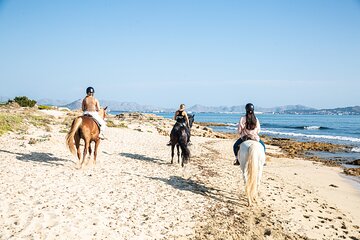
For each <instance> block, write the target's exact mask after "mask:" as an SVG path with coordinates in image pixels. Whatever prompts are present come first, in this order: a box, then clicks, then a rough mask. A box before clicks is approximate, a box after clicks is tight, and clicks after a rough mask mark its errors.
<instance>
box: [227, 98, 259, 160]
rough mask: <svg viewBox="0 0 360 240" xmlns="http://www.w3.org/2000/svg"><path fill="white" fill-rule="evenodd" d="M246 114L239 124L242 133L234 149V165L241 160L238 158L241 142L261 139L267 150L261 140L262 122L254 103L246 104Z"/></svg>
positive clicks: (239, 130) (239, 131)
mask: <svg viewBox="0 0 360 240" xmlns="http://www.w3.org/2000/svg"><path fill="white" fill-rule="evenodd" d="M245 110H246V115H245V116H243V117H241V119H240V121H239V125H238V133H239V134H240V138H239V139H238V140H237V141H236V142H235V144H234V147H233V150H234V154H235V157H236V160H235V162H234V165H239V164H240V163H239V161H238V158H237V155H238V151H239V149H240V144H241V143H242V142H244V141H246V140H248V139H251V140H255V141H259V142H260V143H261V144H262V145H263V146H264V150H265V144H264V142H263V141H261V139H260V137H259V132H260V122H259V120H258V119H257V118H256V116H255V113H254V105H253V104H252V103H248V104H246V106H245Z"/></svg>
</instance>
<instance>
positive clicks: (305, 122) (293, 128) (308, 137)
mask: <svg viewBox="0 0 360 240" xmlns="http://www.w3.org/2000/svg"><path fill="white" fill-rule="evenodd" d="M155 114H156V115H159V116H163V117H165V118H172V117H173V113H155ZM241 116H242V114H234V113H195V122H214V123H224V124H226V126H221V127H212V128H213V129H214V131H219V132H231V133H236V128H237V123H238V121H239V119H240V117H241ZM256 117H257V118H258V119H259V121H260V125H261V134H264V135H269V136H273V137H284V138H292V139H295V140H298V141H317V142H329V143H337V144H344V145H348V146H351V147H352V152H353V153H359V156H358V158H360V115H290V114H257V115H256Z"/></svg>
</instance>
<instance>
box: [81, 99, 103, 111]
mask: <svg viewBox="0 0 360 240" xmlns="http://www.w3.org/2000/svg"><path fill="white" fill-rule="evenodd" d="M82 110H83V111H89V112H97V111H99V110H100V106H99V101H98V100H97V99H96V98H94V97H93V96H86V97H85V98H84V100H83V102H82Z"/></svg>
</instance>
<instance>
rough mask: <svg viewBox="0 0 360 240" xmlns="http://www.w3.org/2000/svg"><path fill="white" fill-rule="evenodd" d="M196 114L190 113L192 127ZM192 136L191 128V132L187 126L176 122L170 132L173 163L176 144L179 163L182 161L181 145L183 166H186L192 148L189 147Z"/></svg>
mask: <svg viewBox="0 0 360 240" xmlns="http://www.w3.org/2000/svg"><path fill="white" fill-rule="evenodd" d="M194 117H195V114H194V115H191V114H188V118H189V124H190V128H191V127H192V124H193V122H194ZM189 138H190V129H189V132H187V131H186V127H185V126H184V125H183V124H181V123H178V122H176V123H175V125H174V127H173V129H172V130H171V133H170V141H171V164H172V163H173V160H174V148H175V146H176V150H177V155H178V163H179V161H180V151H179V147H180V148H181V166H182V167H183V166H184V163H186V162H187V161H188V160H189V159H190V150H189V148H188V146H187V145H188V140H189Z"/></svg>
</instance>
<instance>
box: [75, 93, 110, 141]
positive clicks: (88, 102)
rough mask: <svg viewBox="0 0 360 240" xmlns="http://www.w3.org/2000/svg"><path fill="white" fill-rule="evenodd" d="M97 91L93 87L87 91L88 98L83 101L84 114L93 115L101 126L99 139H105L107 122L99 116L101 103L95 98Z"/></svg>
mask: <svg viewBox="0 0 360 240" xmlns="http://www.w3.org/2000/svg"><path fill="white" fill-rule="evenodd" d="M94 93H95V90H94V88H93V87H88V88H87V89H86V97H85V98H84V99H83V101H82V107H81V109H82V110H83V114H84V115H86V114H88V115H91V116H92V117H93V118H94V119H95V120H96V121H97V122H98V123H99V125H100V133H99V138H100V139H105V136H104V130H105V128H106V122H105V120H104V119H102V117H100V116H99V113H98V112H99V110H100V104H99V101H98V100H97V99H96V98H95V97H94Z"/></svg>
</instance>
